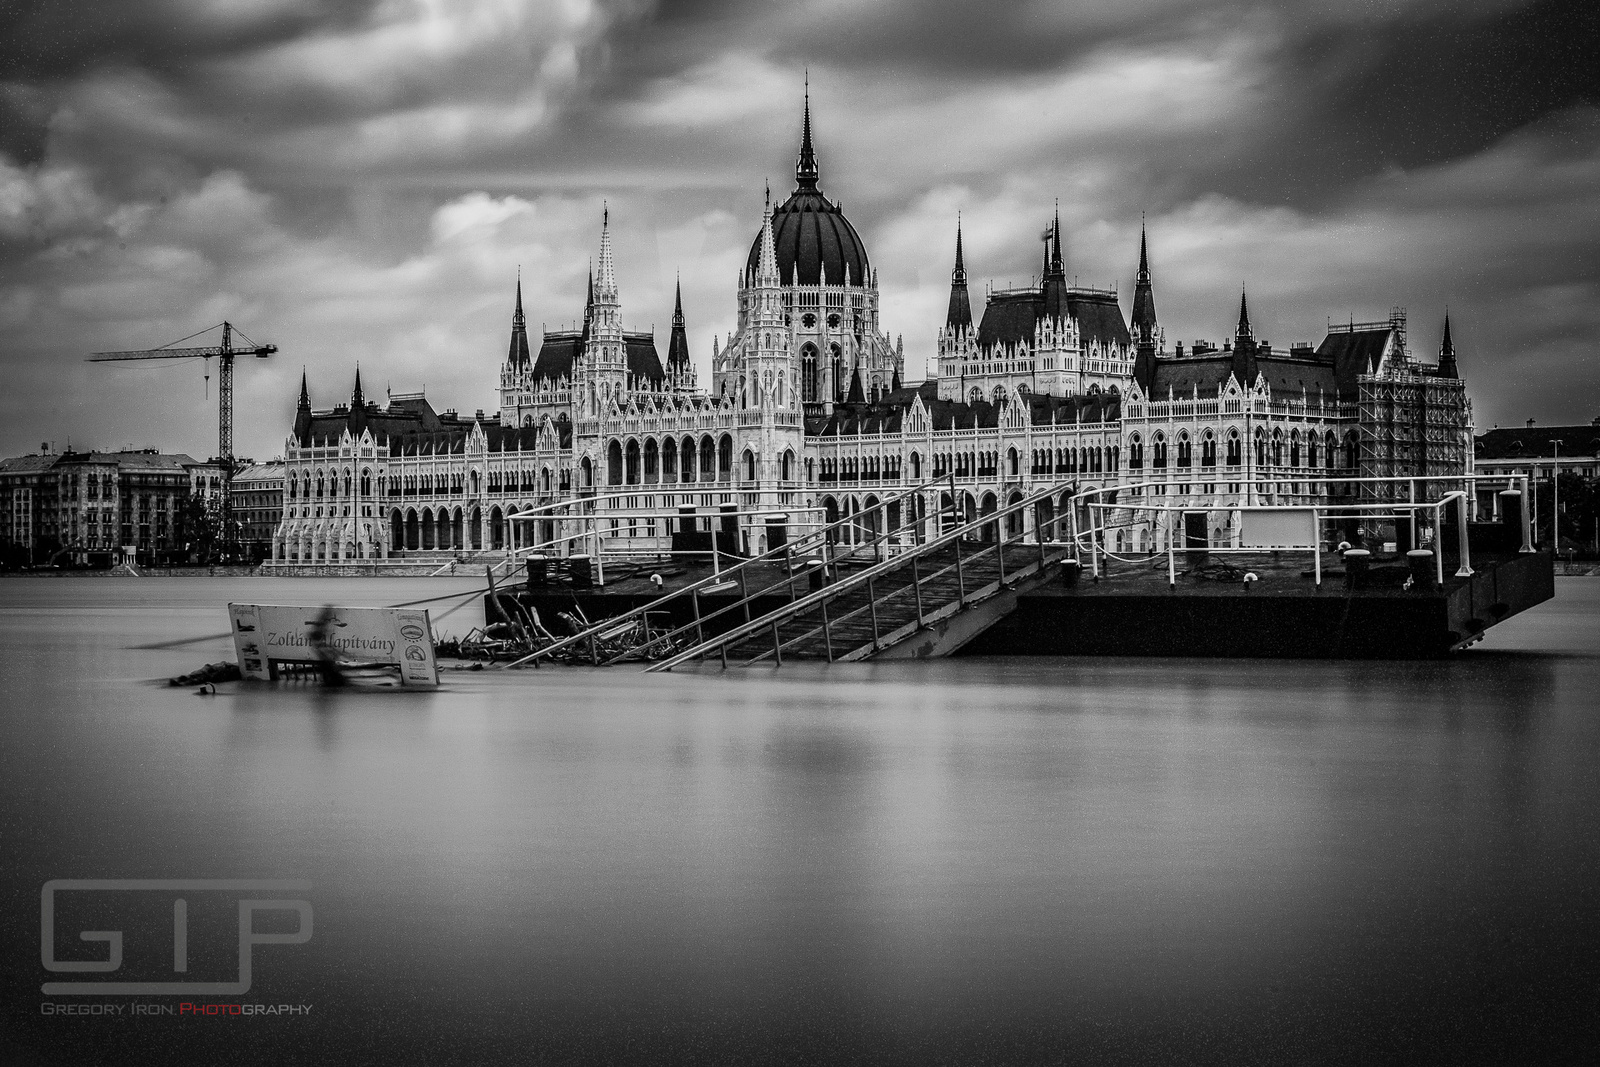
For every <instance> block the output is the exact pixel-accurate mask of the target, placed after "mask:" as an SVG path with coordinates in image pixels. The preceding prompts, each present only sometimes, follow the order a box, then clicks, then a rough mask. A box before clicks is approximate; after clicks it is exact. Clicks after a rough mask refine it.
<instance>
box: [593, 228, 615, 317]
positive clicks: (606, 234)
mask: <svg viewBox="0 0 1600 1067" xmlns="http://www.w3.org/2000/svg"><path fill="white" fill-rule="evenodd" d="M597 295H598V296H599V297H600V299H601V300H602V301H604V302H606V303H610V304H614V303H616V302H617V265H616V260H615V259H614V258H613V256H612V254H611V206H610V205H609V204H607V205H605V206H604V207H603V208H602V210H601V214H600V278H599V289H598V292H597Z"/></svg>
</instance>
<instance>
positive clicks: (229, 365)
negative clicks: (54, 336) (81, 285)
mask: <svg viewBox="0 0 1600 1067" xmlns="http://www.w3.org/2000/svg"><path fill="white" fill-rule="evenodd" d="M212 329H216V327H214V326H213V327H212ZM209 332H210V330H202V331H201V333H209ZM233 332H234V331H233V324H232V323H231V322H224V323H223V324H222V343H221V344H220V345H206V346H203V347H200V348H136V349H131V350H129V351H125V352H95V353H93V354H92V355H90V356H89V362H90V363H120V362H124V361H127V360H136V359H210V358H211V357H212V356H216V357H217V458H218V460H219V461H220V462H221V463H222V499H221V500H220V501H219V502H218V504H219V510H220V511H221V517H222V540H223V545H224V546H225V548H228V549H231V548H232V546H233V543H234V535H233V467H234V462H233V360H234V357H235V356H255V357H256V358H258V359H265V358H266V357H268V356H270V355H272V354H273V353H274V352H276V351H277V350H278V346H277V345H258V344H256V343H255V342H254V341H251V342H250V346H249V347H248V348H235V347H234V346H233ZM191 336H195V335H191Z"/></svg>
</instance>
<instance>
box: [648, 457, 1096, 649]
mask: <svg viewBox="0 0 1600 1067" xmlns="http://www.w3.org/2000/svg"><path fill="white" fill-rule="evenodd" d="M1075 484H1076V483H1075V482H1058V483H1053V484H1052V485H1051V486H1050V487H1049V488H1047V489H1037V490H1035V491H1034V492H1032V493H1030V494H1029V495H1028V496H1026V497H1023V498H1022V499H1021V500H1017V501H1014V502H1012V503H1010V504H1007V505H1005V506H1004V507H1001V508H996V509H995V510H994V511H991V512H989V513H987V514H985V515H979V516H977V517H976V518H973V519H970V520H968V521H967V522H964V523H962V524H961V525H959V526H956V527H953V528H951V529H949V530H946V531H945V532H944V533H941V534H939V535H938V536H936V537H933V538H931V539H929V540H927V541H925V542H923V543H922V544H920V545H918V546H917V547H916V548H915V549H914V550H913V551H911V552H909V553H905V554H902V555H900V556H897V557H893V558H890V559H886V560H883V561H881V562H878V563H875V564H873V565H872V566H870V567H867V568H865V569H863V570H860V571H857V572H856V573H855V574H852V575H851V576H850V577H848V578H845V579H842V580H840V581H837V582H834V583H833V584H831V585H828V586H824V587H823V588H822V589H819V590H817V591H816V592H814V593H811V594H809V595H807V596H803V597H801V598H800V599H799V600H796V601H794V602H792V603H790V604H788V605H787V606H785V607H782V608H779V609H777V610H776V611H771V612H768V613H767V614H766V615H763V616H762V617H761V618H759V619H752V620H750V621H749V622H747V623H745V624H744V625H743V626H736V627H734V628H733V629H732V630H729V631H728V632H726V633H723V634H719V635H717V636H716V637H714V638H711V639H710V640H708V641H702V642H701V643H700V644H699V645H696V646H695V647H694V648H690V649H686V650H685V651H683V652H680V653H678V654H677V655H675V656H672V657H669V658H667V659H664V660H662V661H661V662H659V663H653V664H651V665H650V666H649V667H647V668H645V670H646V671H647V672H654V671H667V670H671V669H672V668H673V667H675V666H677V665H678V664H680V663H683V662H685V661H687V660H690V659H700V658H704V657H705V655H706V654H707V653H709V652H711V651H712V650H714V649H716V648H718V647H721V648H724V649H725V648H727V647H728V646H729V645H730V644H732V643H734V642H735V641H742V640H743V639H744V638H746V637H748V636H750V635H751V634H753V633H756V632H758V631H760V630H763V629H766V628H768V627H770V626H772V625H774V624H775V623H777V622H780V621H782V617H784V616H785V615H787V616H788V617H791V618H792V617H793V616H795V615H800V614H803V613H804V612H806V611H809V610H810V609H811V608H813V607H816V606H817V605H819V604H822V603H824V602H825V601H828V600H832V599H835V598H837V597H838V596H840V595H842V594H844V593H846V592H849V591H850V590H852V589H854V588H856V587H857V586H860V585H863V584H866V583H867V582H870V581H871V580H873V579H874V578H877V577H878V576H879V575H882V574H886V573H888V572H889V571H890V570H893V569H894V568H896V567H899V566H902V565H903V564H904V563H905V559H906V556H911V557H913V558H918V557H921V556H923V555H926V554H928V553H929V552H932V551H933V550H934V549H936V548H941V547H943V546H944V545H947V544H951V543H953V542H956V541H960V540H961V539H962V538H964V537H965V536H966V535H967V534H968V533H970V532H972V531H973V530H974V529H982V528H983V527H984V526H986V525H988V524H990V523H995V524H998V523H999V522H1000V520H1002V519H1004V518H1005V517H1006V516H1008V515H1010V514H1012V513H1014V512H1018V511H1023V510H1024V509H1026V508H1029V507H1032V506H1035V505H1037V504H1038V503H1039V502H1040V501H1042V500H1046V499H1048V498H1050V497H1053V496H1055V495H1056V494H1058V493H1060V492H1061V491H1062V490H1063V489H1070V488H1072V486H1073V485H1075ZM1035 529H1037V527H1035ZM1041 545H1042V542H1041Z"/></svg>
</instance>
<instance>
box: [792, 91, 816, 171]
mask: <svg viewBox="0 0 1600 1067" xmlns="http://www.w3.org/2000/svg"><path fill="white" fill-rule="evenodd" d="M817 178H818V174H817V154H816V152H814V151H813V150H812V148H811V75H810V74H809V73H808V74H807V75H806V103H805V115H804V118H803V119H801V124H800V160H799V162H798V163H796V164H795V168H794V180H795V184H796V185H798V186H799V187H800V188H801V189H808V190H809V189H815V188H816V187H817Z"/></svg>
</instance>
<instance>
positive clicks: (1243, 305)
mask: <svg viewBox="0 0 1600 1067" xmlns="http://www.w3.org/2000/svg"><path fill="white" fill-rule="evenodd" d="M1235 336H1236V337H1243V338H1245V339H1246V340H1249V339H1250V338H1251V337H1253V336H1254V335H1253V334H1252V333H1251V330H1250V303H1249V300H1248V298H1247V297H1246V296H1245V291H1244V287H1243V286H1240V287H1239V327H1238V329H1237V330H1236V331H1235Z"/></svg>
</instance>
